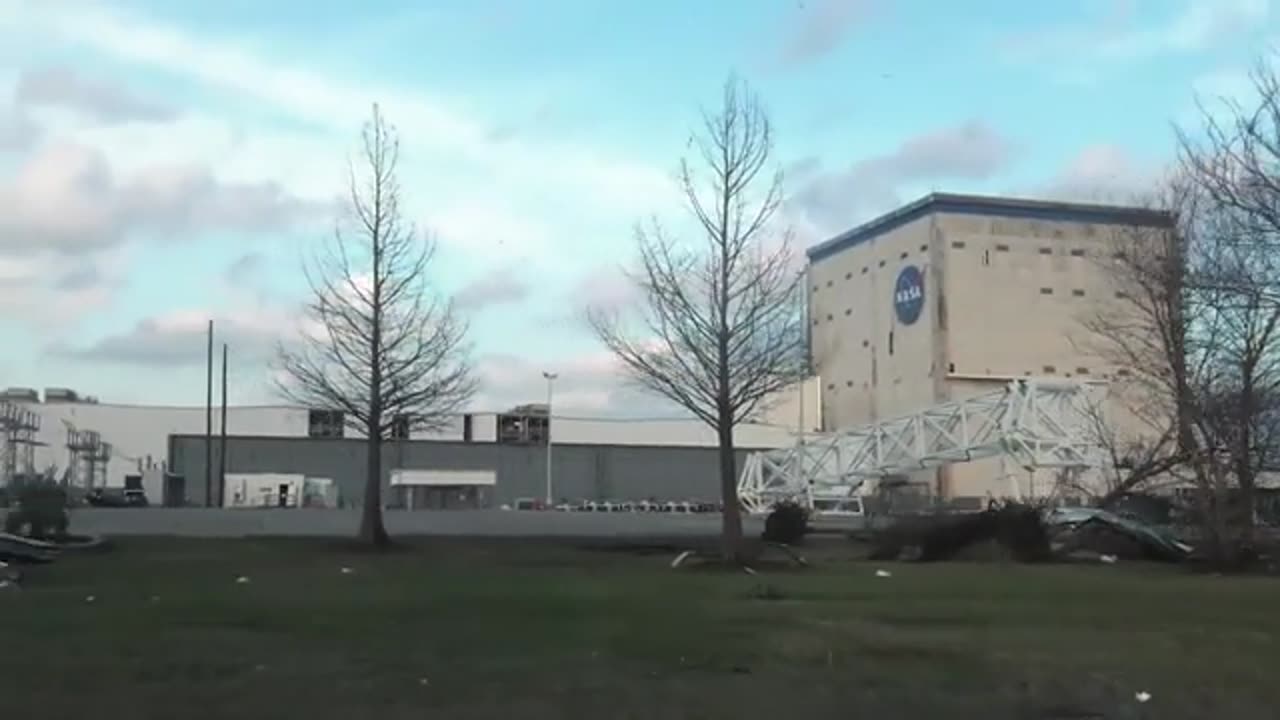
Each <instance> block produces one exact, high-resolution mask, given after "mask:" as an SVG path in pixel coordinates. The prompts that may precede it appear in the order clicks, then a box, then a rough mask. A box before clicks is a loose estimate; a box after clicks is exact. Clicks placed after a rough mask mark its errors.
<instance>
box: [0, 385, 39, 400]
mask: <svg viewBox="0 0 1280 720" xmlns="http://www.w3.org/2000/svg"><path fill="white" fill-rule="evenodd" d="M0 398H2V399H4V400H21V401H25V402H40V393H38V392H36V389H35V388H27V387H11V388H6V389H5V391H4V392H2V393H0Z"/></svg>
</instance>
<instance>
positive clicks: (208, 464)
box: [204, 320, 213, 507]
mask: <svg viewBox="0 0 1280 720" xmlns="http://www.w3.org/2000/svg"><path fill="white" fill-rule="evenodd" d="M204 390H205V394H204V506H205V507H212V505H213V321H212V320H210V321H209V345H208V351H207V353H206V356H205V383H204Z"/></svg>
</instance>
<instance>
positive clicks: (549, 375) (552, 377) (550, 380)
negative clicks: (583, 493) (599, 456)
mask: <svg viewBox="0 0 1280 720" xmlns="http://www.w3.org/2000/svg"><path fill="white" fill-rule="evenodd" d="M542 377H544V378H546V380H547V507H548V508H550V507H551V506H552V504H553V503H554V502H555V501H554V500H553V499H552V494H551V393H552V387H553V386H554V385H555V382H556V374H555V373H553V372H546V371H544V372H543V373H542Z"/></svg>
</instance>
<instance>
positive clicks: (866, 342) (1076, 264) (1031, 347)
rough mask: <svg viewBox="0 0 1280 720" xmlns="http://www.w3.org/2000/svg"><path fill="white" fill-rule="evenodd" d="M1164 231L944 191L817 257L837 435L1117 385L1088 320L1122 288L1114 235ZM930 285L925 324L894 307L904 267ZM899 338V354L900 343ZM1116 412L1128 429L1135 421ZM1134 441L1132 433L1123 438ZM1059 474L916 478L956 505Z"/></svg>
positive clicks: (816, 332)
mask: <svg viewBox="0 0 1280 720" xmlns="http://www.w3.org/2000/svg"><path fill="white" fill-rule="evenodd" d="M1161 222H1165V219H1164V218H1163V217H1162V216H1160V215H1159V214H1158V213H1152V212H1149V211H1144V210H1135V209H1128V208H1118V207H1104V206H1087V205H1069V204H1063V203H1043V202H1034V201H1022V200H1013V199H1002V198H976V197H968V196H954V195H934V196H929V197H927V198H924V199H922V200H920V201H918V202H915V203H912V204H910V205H907V206H904V207H903V208H901V209H900V210H897V211H894V212H892V213H889V214H888V215H886V216H883V217H881V218H877V219H875V220H872V221H871V222H869V223H866V224H864V225H862V226H860V227H858V228H855V229H853V230H851V231H849V232H848V233H845V234H843V235H841V236H839V237H836V238H833V239H832V240H830V241H828V242H826V243H823V244H821V245H819V246H816V247H815V248H813V249H811V250H810V252H809V261H810V265H809V288H808V290H809V308H810V310H809V312H810V322H811V327H810V331H811V333H812V342H811V348H812V355H813V362H814V364H815V368H816V370H817V372H819V373H820V374H821V375H822V377H823V381H824V383H825V386H824V395H823V401H824V407H823V421H824V427H825V429H827V430H837V429H841V428H848V427H855V426H858V425H864V424H868V423H874V422H877V421H880V420H887V419H891V418H894V417H900V416H902V415H906V414H910V413H914V412H918V411H920V410H923V409H925V408H927V407H929V406H931V405H935V404H938V403H941V402H946V401H949V400H960V399H964V398H966V397H970V396H972V395H974V394H979V393H983V392H988V391H991V390H997V389H1000V388H1001V387H1002V386H1003V385H1004V384H1005V383H1007V382H1008V381H1009V380H1011V379H1015V378H1022V377H1028V376H1051V377H1061V378H1077V379H1089V380H1103V381H1111V380H1115V379H1117V377H1118V376H1119V375H1120V374H1122V373H1123V372H1124V369H1123V368H1114V367H1111V365H1110V364H1109V363H1108V362H1106V361H1105V359H1104V357H1103V355H1102V354H1101V352H1100V351H1101V349H1102V343H1101V342H1100V341H1099V339H1098V338H1096V337H1094V336H1092V335H1091V333H1090V332H1089V329H1088V323H1089V321H1090V320H1091V319H1092V318H1096V317H1097V316H1098V314H1099V312H1100V311H1101V309H1103V308H1106V307H1108V303H1111V304H1114V303H1115V302H1116V297H1117V292H1119V291H1120V288H1117V287H1115V286H1114V284H1113V278H1112V276H1111V275H1110V274H1108V273H1107V272H1106V271H1105V269H1104V268H1105V264H1106V262H1107V261H1108V259H1109V256H1110V252H1111V250H1110V247H1111V243H1112V242H1114V240H1115V238H1116V235H1117V233H1129V232H1130V230H1129V229H1130V228H1132V227H1133V226H1134V225H1135V224H1137V225H1144V226H1145V225H1151V224H1159V223H1161ZM908 266H915V267H916V268H918V270H919V272H920V277H921V278H923V284H924V287H923V299H924V303H923V307H922V308H921V310H920V315H919V318H918V319H917V320H916V321H915V322H912V323H909V324H907V323H904V322H903V321H902V314H901V313H899V312H897V311H895V305H894V303H895V299H896V298H895V294H896V293H897V291H898V289H899V288H898V287H897V285H898V281H899V278H901V276H902V274H903V270H904V269H905V268H907V267H908ZM890 337H892V339H893V352H889V340H890ZM1114 410H1115V408H1107V409H1106V410H1105V412H1107V413H1108V415H1109V416H1111V417H1115V418H1117V419H1118V421H1120V422H1122V423H1123V422H1126V420H1125V418H1126V417H1127V415H1126V414H1125V413H1124V412H1116V411H1114ZM1121 430H1122V431H1124V432H1125V433H1130V432H1131V431H1130V430H1129V429H1128V428H1127V427H1126V428H1121ZM1049 475H1051V473H1048V472H1047V471H1038V472H1036V473H1028V472H1027V471H1026V470H1025V469H1023V468H1019V467H1016V466H1014V464H1013V463H1009V462H1001V461H1000V460H999V459H992V460H984V461H977V462H973V463H967V464H955V465H951V466H947V467H945V468H941V469H938V470H936V471H925V472H919V473H915V474H913V475H912V476H911V477H910V479H911V480H912V481H914V482H918V483H923V484H926V485H930V486H932V487H934V488H935V489H936V491H937V492H939V493H940V494H943V495H946V496H952V497H954V496H976V497H981V496H984V495H986V494H993V495H999V496H1003V495H1008V494H1010V492H1011V487H1012V483H1013V482H1015V481H1016V482H1018V483H1020V487H1021V488H1024V489H1023V490H1022V492H1027V491H1028V490H1027V489H1029V488H1041V489H1043V488H1044V487H1046V486H1047V485H1049V484H1052V483H1053V482H1054V479H1053V478H1052V477H1049Z"/></svg>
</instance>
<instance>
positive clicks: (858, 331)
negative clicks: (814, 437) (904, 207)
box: [809, 217, 938, 430]
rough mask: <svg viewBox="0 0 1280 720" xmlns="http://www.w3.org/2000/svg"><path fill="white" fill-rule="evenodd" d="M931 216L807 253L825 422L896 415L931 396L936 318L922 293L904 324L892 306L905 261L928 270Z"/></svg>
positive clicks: (846, 423) (830, 425)
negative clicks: (915, 313) (815, 255)
mask: <svg viewBox="0 0 1280 720" xmlns="http://www.w3.org/2000/svg"><path fill="white" fill-rule="evenodd" d="M933 234H934V230H933V222H932V218H928V217H925V218H921V219H918V220H914V221H912V222H908V223H906V224H905V225H902V226H901V227H897V228H895V229H893V230H891V231H889V232H886V233H884V234H883V235H875V236H871V237H869V238H868V239H867V240H866V241H864V242H858V243H856V244H853V245H851V246H849V247H847V248H845V249H842V250H840V251H839V252H836V253H833V254H831V255H829V256H824V257H822V258H821V259H817V260H813V261H811V264H810V266H809V297H810V307H809V322H810V333H811V338H812V340H811V347H812V354H813V356H812V357H813V365H814V372H815V373H816V374H817V375H819V376H820V377H821V378H822V381H823V383H824V386H823V389H822V390H823V418H822V421H823V427H824V429H827V430H834V429H839V428H844V427H850V426H852V425H859V424H862V423H865V422H869V421H874V420H876V419H885V418H892V417H896V416H898V415H900V414H902V413H904V412H909V411H910V410H912V409H914V408H916V407H920V406H922V405H929V404H932V402H933V400H934V397H935V388H934V387H933V382H932V376H933V375H932V373H933V371H934V367H933V364H934V335H933V333H932V332H931V329H932V328H933V326H934V325H935V324H936V322H937V320H938V314H937V312H936V310H935V308H934V305H933V303H931V302H930V298H929V297H928V295H927V294H926V297H925V298H924V307H923V310H922V311H921V313H920V315H919V317H918V318H917V319H916V320H915V321H914V322H912V323H910V324H909V325H908V324H906V323H904V322H902V320H901V318H899V316H898V313H897V312H895V309H894V298H895V284H896V282H897V280H898V278H899V276H900V275H901V274H902V272H903V271H904V269H906V268H908V267H914V268H916V269H917V270H918V271H919V272H921V274H922V275H923V276H924V277H925V278H926V280H925V288H926V293H927V292H928V290H927V288H928V287H929V284H930V283H929V280H928V278H929V276H930V274H931V273H932V272H933V257H932V254H931V252H930V250H931V247H932V237H933Z"/></svg>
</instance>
